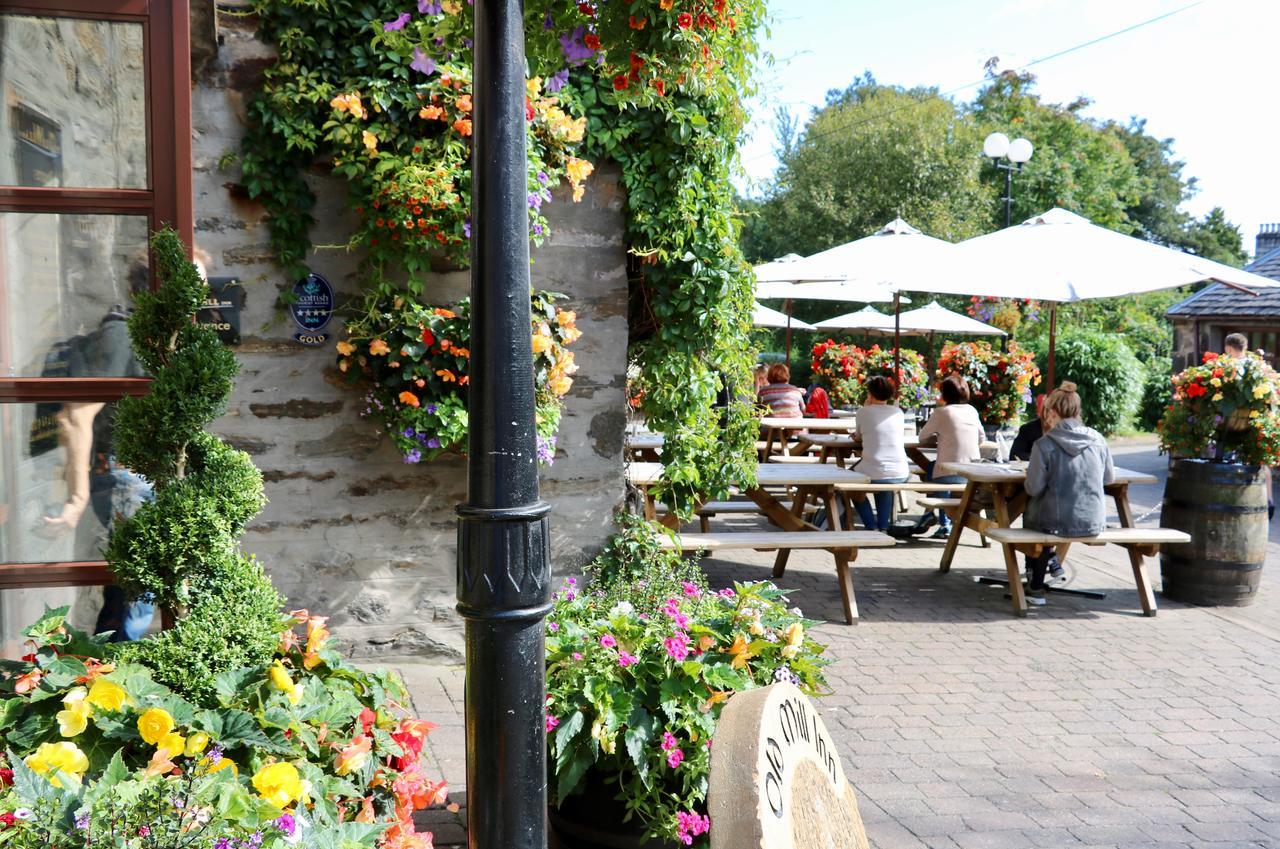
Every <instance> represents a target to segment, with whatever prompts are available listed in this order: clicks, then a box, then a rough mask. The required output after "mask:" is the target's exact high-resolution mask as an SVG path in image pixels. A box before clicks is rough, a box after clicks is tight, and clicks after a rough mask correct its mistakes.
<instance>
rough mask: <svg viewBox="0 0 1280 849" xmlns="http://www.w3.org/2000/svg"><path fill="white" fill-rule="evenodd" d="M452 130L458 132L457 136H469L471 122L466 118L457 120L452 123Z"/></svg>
mask: <svg viewBox="0 0 1280 849" xmlns="http://www.w3.org/2000/svg"><path fill="white" fill-rule="evenodd" d="M453 129H454V130H456V131H457V132H458V135H462V136H469V135H471V121H470V120H469V119H467V118H459V119H458V120H456V121H454V122H453Z"/></svg>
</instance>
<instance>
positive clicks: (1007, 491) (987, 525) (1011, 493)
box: [938, 461, 1157, 615]
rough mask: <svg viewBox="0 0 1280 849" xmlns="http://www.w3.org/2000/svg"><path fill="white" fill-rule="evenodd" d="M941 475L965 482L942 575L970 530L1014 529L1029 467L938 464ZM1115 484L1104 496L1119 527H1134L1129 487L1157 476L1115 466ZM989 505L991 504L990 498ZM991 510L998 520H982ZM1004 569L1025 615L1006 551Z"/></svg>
mask: <svg viewBox="0 0 1280 849" xmlns="http://www.w3.org/2000/svg"><path fill="white" fill-rule="evenodd" d="M938 473H939V474H943V475H959V476H961V477H963V478H965V479H966V481H967V482H966V484H965V486H964V493H963V494H962V495H961V496H960V504H959V505H958V506H957V507H956V508H955V515H954V516H953V517H952V518H953V520H954V523H953V525H952V527H951V536H949V537H947V544H946V547H945V548H944V549H943V550H942V560H941V562H940V563H939V564H938V569H939V570H940V571H942V572H948V571H950V569H951V561H952V560H953V559H954V558H955V553H956V547H957V546H958V545H959V544H960V535H961V534H963V533H964V529H965V528H968V529H970V530H973V531H977V532H978V533H980V534H985V533H986V532H987V531H988V530H990V529H991V528H1010V527H1013V522H1014V520H1015V519H1017V518H1018V517H1019V516H1021V515H1022V513H1023V511H1025V510H1026V507H1027V500H1028V496H1027V491H1026V487H1024V486H1023V484H1024V483H1025V482H1026V480H1027V463H1026V462H1025V461H1014V462H1012V463H939V464H938ZM1115 473H1116V476H1115V481H1114V482H1112V483H1109V484H1107V485H1106V486H1105V487H1104V488H1103V490H1104V492H1106V494H1107V495H1109V496H1111V497H1112V498H1113V499H1114V500H1115V504H1116V513H1117V514H1118V515H1119V517H1120V526H1121V527H1123V528H1132V527H1134V523H1133V511H1132V510H1131V509H1130V507H1129V487H1130V485H1132V484H1152V483H1156V482H1157V478H1156V477H1155V476H1154V475H1150V474H1147V473H1145V472H1135V471H1133V470H1131V469H1125V468H1122V467H1119V466H1117V467H1116V469H1115ZM984 495H989V496H990V501H989V503H987V498H985V497H984ZM986 509H990V510H991V511H992V512H993V513H995V518H994V519H988V518H987V517H985V516H983V515H982V511H983V510H986ZM1068 546H1069V543H1064V544H1063V545H1062V546H1061V547H1060V550H1059V552H1058V556H1059V558H1062V557H1065V555H1066V548H1067V547H1068ZM1005 558H1006V561H1007V562H1006V565H1007V566H1009V573H1010V574H1009V580H1010V585H1009V590H1010V595H1011V596H1012V598H1013V608H1014V612H1015V613H1017V614H1019V615H1024V614H1025V613H1026V609H1027V607H1026V598H1025V596H1024V594H1023V592H1022V583H1021V581H1020V580H1015V578H1017V577H1018V573H1017V571H1016V564H1014V565H1009V563H1011V562H1012V560H1011V558H1012V550H1011V549H1010V548H1009V547H1008V546H1005Z"/></svg>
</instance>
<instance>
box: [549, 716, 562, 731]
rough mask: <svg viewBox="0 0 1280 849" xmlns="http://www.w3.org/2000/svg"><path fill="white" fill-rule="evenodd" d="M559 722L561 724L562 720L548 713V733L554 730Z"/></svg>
mask: <svg viewBox="0 0 1280 849" xmlns="http://www.w3.org/2000/svg"><path fill="white" fill-rule="evenodd" d="M559 724H560V720H558V719H556V718H555V717H554V716H552V715H551V714H547V733H548V734H550V733H551V732H552V731H554V730H555V729H556V726H557V725H559Z"/></svg>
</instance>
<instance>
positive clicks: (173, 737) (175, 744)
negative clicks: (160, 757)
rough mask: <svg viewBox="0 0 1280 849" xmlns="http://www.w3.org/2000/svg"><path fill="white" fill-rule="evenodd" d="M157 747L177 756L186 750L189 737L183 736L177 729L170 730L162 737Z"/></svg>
mask: <svg viewBox="0 0 1280 849" xmlns="http://www.w3.org/2000/svg"><path fill="white" fill-rule="evenodd" d="M156 748H157V749H164V750H165V752H167V753H168V754H169V755H171V756H173V757H177V756H178V755H180V754H182V753H183V752H184V751H186V748H187V738H186V737H183V736H182V735H181V734H179V733H178V732H177V731H170V732H169V733H168V734H166V735H164V737H162V738H160V742H159V743H157V744H156Z"/></svg>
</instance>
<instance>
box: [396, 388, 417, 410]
mask: <svg viewBox="0 0 1280 849" xmlns="http://www.w3.org/2000/svg"><path fill="white" fill-rule="evenodd" d="M400 403H401V404H406V405H408V406H410V407H421V406H422V402H421V401H419V400H418V396H417V395H414V394H413V393H412V392H408V391H405V392H401V393H400Z"/></svg>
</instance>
